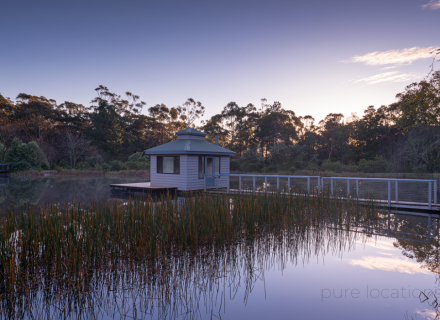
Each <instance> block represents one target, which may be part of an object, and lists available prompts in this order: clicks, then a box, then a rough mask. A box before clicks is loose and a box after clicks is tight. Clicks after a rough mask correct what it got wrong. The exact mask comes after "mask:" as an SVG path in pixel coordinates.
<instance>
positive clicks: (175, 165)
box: [157, 156, 180, 174]
mask: <svg viewBox="0 0 440 320" xmlns="http://www.w3.org/2000/svg"><path fill="white" fill-rule="evenodd" d="M157 173H168V174H180V157H179V156H177V157H162V156H158V157H157Z"/></svg>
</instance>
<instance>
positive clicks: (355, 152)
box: [0, 71, 440, 172]
mask: <svg viewBox="0 0 440 320" xmlns="http://www.w3.org/2000/svg"><path fill="white" fill-rule="evenodd" d="M95 90H96V92H97V97H96V98H95V99H93V100H92V101H91V103H90V105H89V106H88V107H85V106H83V105H81V104H76V103H73V102H67V101H66V102H64V103H62V104H57V103H56V101H54V100H51V99H47V98H45V97H38V96H31V95H28V94H24V93H21V94H19V95H18V96H17V98H16V99H15V102H14V101H12V100H11V99H9V98H5V97H3V96H2V95H0V162H9V163H11V164H12V165H13V169H14V170H23V169H31V168H43V169H45V168H55V167H56V166H61V165H62V166H69V167H72V168H75V167H76V168H77V167H78V165H79V166H80V167H81V166H82V167H84V166H93V167H94V166H96V165H98V164H99V165H102V163H104V162H111V161H116V160H118V161H128V162H130V163H131V162H138V161H139V157H140V155H141V154H140V153H139V152H141V151H143V150H145V149H148V148H150V147H153V146H157V145H159V144H163V143H166V142H169V141H172V140H174V139H175V135H174V133H175V132H176V131H178V130H182V129H184V128H186V127H196V124H198V126H197V128H198V129H199V130H202V131H204V132H206V133H207V134H208V136H207V140H209V141H214V137H215V135H218V136H219V140H220V144H221V145H222V146H224V147H226V148H228V149H231V150H233V151H235V152H236V154H235V156H234V157H233V158H234V159H232V161H231V166H232V169H233V170H240V171H265V172H269V171H280V170H284V171H287V170H289V171H295V170H303V169H309V170H318V169H323V170H329V171H356V170H357V171H363V172H387V171H390V172H391V171H392V172H438V171H440V71H437V72H434V73H432V74H431V75H430V76H429V77H428V78H427V79H424V80H422V81H420V82H418V83H413V84H411V85H409V86H407V87H406V88H405V90H404V91H403V92H402V93H399V94H397V96H396V97H397V102H396V103H393V104H391V105H389V106H381V107H379V108H374V107H373V106H369V107H368V108H367V109H366V110H365V111H364V114H363V115H362V116H361V117H358V116H357V115H355V114H352V115H350V116H349V117H345V116H344V115H342V114H340V113H330V114H328V115H327V116H326V117H325V118H324V119H323V120H321V121H319V122H318V123H315V119H314V118H313V117H311V116H304V117H299V116H296V114H295V112H293V111H291V110H285V109H284V108H283V107H282V105H281V103H279V102H274V103H272V104H270V103H268V102H267V101H266V99H262V100H261V106H259V107H258V108H257V107H256V106H254V105H253V104H248V105H246V106H239V105H237V104H236V103H235V102H230V103H228V104H227V105H226V106H225V107H224V108H223V110H222V111H221V113H219V114H217V115H215V116H213V117H211V118H210V119H207V120H203V116H204V112H205V107H204V106H203V104H202V103H201V102H197V101H196V100H194V99H188V100H187V101H186V102H185V103H183V104H182V105H181V106H177V107H172V108H169V107H167V106H165V105H164V104H159V105H155V106H152V107H150V108H148V109H147V110H146V111H147V112H142V109H143V108H144V107H145V105H146V103H145V102H143V101H140V100H139V96H137V95H134V94H132V93H130V92H126V97H124V98H121V96H119V95H117V94H114V93H112V92H110V91H109V90H108V88H106V87H104V86H99V87H98V88H96V89H95ZM129 157H131V158H130V159H131V160H130V159H129ZM135 159H136V160H135ZM132 166H133V167H134V166H135V165H134V164H132Z"/></svg>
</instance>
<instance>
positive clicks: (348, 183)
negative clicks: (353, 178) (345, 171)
mask: <svg viewBox="0 0 440 320" xmlns="http://www.w3.org/2000/svg"><path fill="white" fill-rule="evenodd" d="M348 199H350V179H347V200H348Z"/></svg>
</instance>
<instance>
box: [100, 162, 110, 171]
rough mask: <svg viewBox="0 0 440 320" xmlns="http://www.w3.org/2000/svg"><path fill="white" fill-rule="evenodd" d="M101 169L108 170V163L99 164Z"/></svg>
mask: <svg viewBox="0 0 440 320" xmlns="http://www.w3.org/2000/svg"><path fill="white" fill-rule="evenodd" d="M101 170H102V171H109V170H110V165H109V164H108V163H103V164H101Z"/></svg>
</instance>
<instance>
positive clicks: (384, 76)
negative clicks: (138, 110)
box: [353, 71, 422, 85]
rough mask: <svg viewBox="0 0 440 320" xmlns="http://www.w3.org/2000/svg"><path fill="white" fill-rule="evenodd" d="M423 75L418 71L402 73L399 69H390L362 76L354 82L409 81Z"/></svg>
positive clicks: (370, 83) (369, 83)
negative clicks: (417, 72) (369, 75)
mask: <svg viewBox="0 0 440 320" xmlns="http://www.w3.org/2000/svg"><path fill="white" fill-rule="evenodd" d="M421 77H422V75H420V74H416V73H400V72H399V71H389V72H384V73H379V74H376V75H374V76H371V77H367V78H362V79H359V80H356V81H354V82H353V83H359V82H364V83H365V84H366V85H372V84H376V83H382V82H407V81H412V80H416V79H419V78H421Z"/></svg>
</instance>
